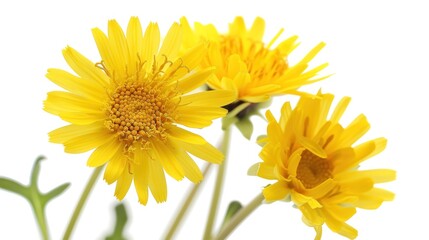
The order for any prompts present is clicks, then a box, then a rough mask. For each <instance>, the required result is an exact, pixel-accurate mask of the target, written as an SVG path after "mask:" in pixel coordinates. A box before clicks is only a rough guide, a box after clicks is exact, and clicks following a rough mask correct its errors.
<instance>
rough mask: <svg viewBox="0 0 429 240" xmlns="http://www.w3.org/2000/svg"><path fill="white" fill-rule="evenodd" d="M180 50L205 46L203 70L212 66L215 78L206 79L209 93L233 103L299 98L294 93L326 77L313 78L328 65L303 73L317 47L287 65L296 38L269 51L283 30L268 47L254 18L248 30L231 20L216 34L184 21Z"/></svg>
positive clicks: (260, 23) (259, 20)
mask: <svg viewBox="0 0 429 240" xmlns="http://www.w3.org/2000/svg"><path fill="white" fill-rule="evenodd" d="M181 23H182V25H183V26H184V34H185V36H186V37H185V41H184V48H185V49H188V48H190V47H192V46H195V44H197V43H199V42H208V43H209V44H208V46H209V47H208V48H209V50H208V54H207V56H206V58H205V59H204V61H203V62H202V66H203V67H208V66H216V76H217V78H210V79H209V81H208V85H209V87H210V88H212V89H228V90H232V91H234V92H235V93H236V95H237V100H240V101H244V102H250V103H259V102H265V101H267V100H269V99H270V97H271V96H274V95H280V94H299V92H297V89H298V88H299V87H301V86H302V85H306V84H310V83H313V82H316V81H319V80H322V79H324V78H326V77H320V78H315V77H316V75H317V73H318V72H319V71H321V70H322V69H323V68H325V67H326V66H327V65H328V64H327V63H325V64H322V65H320V66H318V67H315V68H313V69H311V70H308V71H307V68H308V64H309V62H310V61H311V60H312V59H313V58H314V57H315V56H316V55H317V53H318V52H319V51H320V50H321V49H322V48H323V47H324V45H325V44H324V43H320V44H318V45H317V46H316V47H315V48H313V49H312V50H311V51H310V52H309V53H308V54H307V56H305V57H304V58H303V59H302V60H301V61H299V62H298V63H297V64H295V65H290V64H289V62H288V61H287V57H288V56H289V54H290V53H291V52H292V51H293V50H294V49H295V47H297V45H298V44H297V43H296V41H297V39H298V37H297V36H292V37H290V38H288V39H286V40H284V41H282V42H280V43H279V44H277V45H276V47H273V45H274V43H275V42H276V40H277V39H278V38H279V37H280V35H281V33H282V32H283V29H281V30H280V31H279V33H278V34H277V35H276V36H275V37H274V38H273V39H272V40H271V41H270V42H269V43H268V44H265V43H264V42H263V39H262V38H263V36H264V30H265V21H264V20H263V19H262V18H259V17H258V18H256V19H255V21H254V22H253V25H252V26H251V28H250V29H246V25H245V23H244V20H243V18H242V17H237V18H235V20H234V22H232V23H231V24H230V25H229V32H228V33H226V34H220V33H218V31H217V30H216V28H215V27H214V26H213V25H211V24H209V25H202V24H201V23H195V27H194V29H192V28H191V27H190V25H189V23H188V21H187V20H186V18H185V17H183V18H182V19H181Z"/></svg>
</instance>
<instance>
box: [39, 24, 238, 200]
mask: <svg viewBox="0 0 429 240" xmlns="http://www.w3.org/2000/svg"><path fill="white" fill-rule="evenodd" d="M92 32H93V36H94V39H95V42H96V44H97V47H98V50H99V52H100V55H101V61H100V62H98V63H93V62H91V61H90V60H88V59H87V58H85V57H84V56H83V55H81V54H80V53H78V52H77V51H76V50H74V49H73V48H71V47H67V48H65V49H64V51H63V55H64V58H65V60H66V61H67V63H68V65H69V66H70V67H71V68H72V69H73V71H74V72H75V73H76V75H73V74H70V73H68V72H67V71H64V70H60V69H49V70H48V73H47V75H46V76H47V78H49V79H50V80H51V81H52V82H54V83H55V84H57V85H58V86H60V87H62V88H64V89H65V90H67V91H54V92H50V93H48V97H47V99H46V101H45V110H46V111H47V112H49V113H52V114H54V115H58V116H59V117H60V118H62V119H63V120H65V121H67V122H69V123H70V125H67V126H64V127H61V128H59V129H56V130H54V131H52V132H50V133H49V136H50V141H51V142H54V143H61V144H63V145H64V147H65V151H66V152H68V153H82V152H87V151H90V150H92V149H95V150H94V151H93V152H92V154H91V155H90V157H89V159H88V162H87V164H88V165H89V166H91V167H99V166H102V165H104V164H107V167H106V170H105V172H104V179H105V180H106V182H107V183H109V184H111V183H113V182H117V183H116V190H115V196H116V197H117V198H118V199H120V200H121V199H122V198H124V196H125V195H126V193H127V192H128V190H129V187H130V185H131V182H132V181H134V186H135V188H136V191H137V194H138V197H139V201H140V202H141V203H142V204H146V203H147V201H148V189H150V191H151V193H152V195H153V197H154V198H155V200H156V201H157V202H163V201H166V199H167V186H166V180H165V176H164V171H165V172H167V174H168V175H170V176H171V177H173V178H174V179H176V180H181V179H182V178H183V177H187V178H188V179H189V180H191V181H192V182H194V183H196V182H199V181H201V179H202V177H203V176H202V173H201V171H200V170H199V168H198V166H197V165H196V163H195V162H194V161H193V160H192V159H191V157H190V156H189V154H188V153H190V154H192V155H194V156H197V157H199V158H202V159H204V160H207V161H209V162H212V163H220V162H221V161H222V159H223V155H222V154H221V153H220V152H219V151H218V150H217V149H216V148H214V147H213V146H212V145H210V144H209V143H208V142H207V141H206V140H205V139H203V138H202V137H201V136H199V135H197V134H194V133H191V132H190V131H188V130H185V129H184V128H182V127H180V125H184V126H186V127H190V128H203V127H206V126H209V125H210V124H211V123H212V120H213V119H215V118H219V117H222V116H224V115H225V114H226V113H227V111H226V110H225V109H223V108H221V107H220V106H223V105H225V104H228V103H230V102H231V101H233V100H234V95H233V94H231V92H228V91H218V90H215V91H207V92H199V93H194V94H188V93H189V92H190V91H192V90H194V89H196V88H198V87H200V86H201V85H203V84H205V82H206V79H207V78H208V77H209V76H210V75H211V74H212V72H213V69H212V68H199V69H198V70H194V69H195V67H196V66H197V65H199V63H200V62H201V60H202V58H203V56H204V55H205V48H204V46H202V45H199V46H195V47H194V48H192V49H190V50H189V51H188V52H186V53H185V54H183V55H179V49H180V46H181V39H182V30H181V26H180V25H179V24H177V23H175V24H173V25H172V26H171V28H170V30H169V31H168V33H167V35H166V37H165V39H164V41H163V43H162V45H161V46H160V42H161V41H160V32H159V28H158V25H157V24H156V23H150V24H149V25H148V27H147V28H146V31H145V32H144V34H143V32H142V28H141V25H140V22H139V20H138V18H136V17H133V18H131V19H130V21H129V24H128V28H127V30H126V33H124V32H123V30H122V29H121V27H120V26H119V25H118V23H117V22H116V21H115V20H111V21H109V24H108V34H107V35H106V34H104V33H103V32H102V31H101V30H100V29H98V28H95V29H93V31H92Z"/></svg>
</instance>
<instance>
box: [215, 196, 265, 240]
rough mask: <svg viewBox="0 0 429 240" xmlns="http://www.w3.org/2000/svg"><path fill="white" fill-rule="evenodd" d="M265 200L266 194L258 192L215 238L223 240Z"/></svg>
mask: <svg viewBox="0 0 429 240" xmlns="http://www.w3.org/2000/svg"><path fill="white" fill-rule="evenodd" d="M263 200H264V196H263V195H262V193H260V194H258V196H256V197H255V198H254V199H253V200H252V201H251V202H250V203H249V204H248V205H247V206H245V207H244V208H242V209H240V211H238V212H237V213H236V214H235V215H234V216H233V217H232V218H231V220H230V221H229V222H228V223H227V224H226V225H225V227H224V228H222V230H221V231H220V232H219V234H218V235H217V236H216V237H215V238H214V240H223V239H225V238H226V237H228V235H229V234H231V232H232V231H233V230H234V229H235V228H236V227H238V225H240V223H241V222H242V221H243V220H244V219H246V217H247V216H249V215H250V214H251V213H252V212H253V211H254V210H255V209H256V208H258V207H259V206H260V205H261V203H262V201H263Z"/></svg>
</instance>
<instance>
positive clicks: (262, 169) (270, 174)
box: [257, 163, 277, 180]
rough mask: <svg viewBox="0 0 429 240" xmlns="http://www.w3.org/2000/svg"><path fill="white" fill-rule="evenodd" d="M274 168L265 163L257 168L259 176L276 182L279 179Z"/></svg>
mask: <svg viewBox="0 0 429 240" xmlns="http://www.w3.org/2000/svg"><path fill="white" fill-rule="evenodd" d="M274 171H275V169H274V166H272V165H269V164H264V163H259V164H258V168H257V176H259V177H262V178H265V179H269V180H275V179H277V177H276V174H275V172H274Z"/></svg>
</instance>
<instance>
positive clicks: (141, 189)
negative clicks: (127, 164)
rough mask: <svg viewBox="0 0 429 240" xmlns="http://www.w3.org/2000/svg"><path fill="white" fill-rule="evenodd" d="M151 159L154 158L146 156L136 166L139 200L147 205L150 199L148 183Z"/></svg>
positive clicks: (135, 173)
mask: <svg viewBox="0 0 429 240" xmlns="http://www.w3.org/2000/svg"><path fill="white" fill-rule="evenodd" d="M149 161H153V160H151V159H148V158H144V159H142V160H141V161H140V164H139V165H136V166H135V167H134V187H135V189H136V192H137V195H138V198H139V202H140V203H141V204H143V205H146V204H147V200H148V184H149V174H150V169H149ZM164 181H165V179H164Z"/></svg>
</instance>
